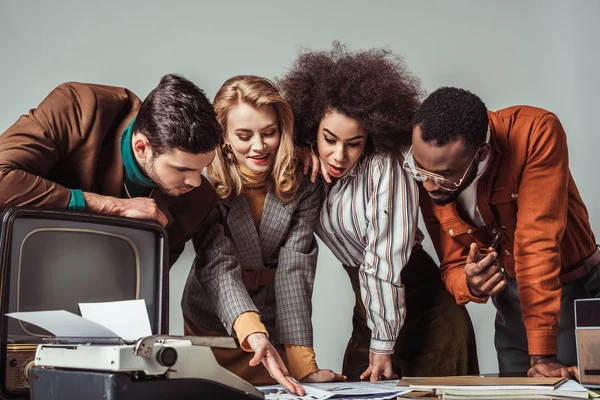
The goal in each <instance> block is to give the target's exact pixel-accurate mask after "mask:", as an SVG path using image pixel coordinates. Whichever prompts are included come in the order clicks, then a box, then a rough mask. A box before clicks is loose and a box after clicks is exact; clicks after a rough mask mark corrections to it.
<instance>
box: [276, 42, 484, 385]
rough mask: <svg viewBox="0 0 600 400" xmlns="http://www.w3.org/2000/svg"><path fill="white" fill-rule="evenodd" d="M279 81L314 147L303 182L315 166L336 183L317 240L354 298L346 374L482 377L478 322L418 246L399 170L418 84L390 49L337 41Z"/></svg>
mask: <svg viewBox="0 0 600 400" xmlns="http://www.w3.org/2000/svg"><path fill="white" fill-rule="evenodd" d="M278 84H279V87H280V90H281V91H282V92H283V94H284V97H285V98H286V100H287V101H288V102H289V103H290V105H291V106H292V110H293V112H294V116H295V121H296V123H295V137H296V143H297V144H300V145H308V146H310V150H307V149H308V148H305V149H304V156H303V157H302V158H303V159H304V161H305V162H304V165H305V168H304V169H305V173H306V171H307V167H308V165H315V167H314V168H313V177H316V175H317V174H316V172H317V171H316V170H317V169H319V168H320V169H321V171H322V175H323V179H326V180H327V181H328V182H330V183H329V184H326V189H325V193H326V194H325V199H324V201H323V206H322V208H321V213H320V216H319V221H318V223H317V234H318V236H319V237H320V238H321V239H322V240H323V242H324V243H325V244H326V245H327V246H328V247H329V249H331V251H332V252H333V253H334V255H335V256H336V257H337V258H338V260H339V261H340V262H341V263H342V264H343V265H344V268H345V270H346V272H347V273H348V275H349V277H350V281H351V283H352V288H353V290H354V293H355V297H356V303H355V307H354V316H353V320H352V323H353V331H352V336H351V338H350V341H349V343H348V346H347V348H346V353H345V356H344V363H343V371H342V373H343V374H344V375H346V376H348V378H349V379H358V378H360V379H370V380H371V381H377V380H379V379H391V378H394V377H395V375H405V376H443V375H465V374H476V373H478V372H479V367H478V363H477V352H476V347H475V336H474V332H473V327H472V325H471V320H470V318H469V315H468V313H467V310H466V309H465V308H464V306H459V305H457V304H456V303H455V301H454V299H453V298H452V296H451V295H450V293H448V292H447V291H446V289H445V287H444V284H443V283H442V281H441V279H440V274H439V269H438V266H437V265H436V263H435V262H434V261H433V260H432V258H431V257H430V256H429V255H428V254H427V253H426V252H425V250H423V248H422V246H421V241H422V240H423V234H422V233H421V232H420V231H419V229H418V227H417V221H418V212H419V210H418V205H419V199H418V190H417V186H416V183H415V182H414V180H413V179H412V178H411V177H410V176H409V175H408V174H407V173H406V172H405V171H404V170H403V168H402V166H401V157H402V153H403V151H405V150H406V149H407V148H408V146H409V145H410V140H411V121H412V118H413V115H414V113H415V111H416V109H417V108H418V106H419V104H420V98H421V96H422V90H421V88H420V84H419V81H418V79H417V78H415V77H414V75H412V74H411V73H410V72H409V71H408V69H407V68H406V67H405V65H404V63H403V62H402V60H401V59H400V58H398V57H396V56H395V55H394V54H393V53H391V52H390V51H388V50H384V49H372V50H368V51H359V52H350V51H348V50H347V49H346V48H345V47H343V46H341V45H340V44H338V43H335V44H334V47H333V49H332V50H331V51H312V52H311V51H309V52H304V53H302V54H301V55H300V56H299V57H298V59H297V60H296V61H295V63H294V64H293V66H292V68H291V70H290V71H289V72H288V73H287V74H286V75H285V76H284V77H283V78H282V79H281V80H280V81H279V82H278ZM311 153H312V154H311ZM311 157H312V161H311ZM319 164H320V166H319Z"/></svg>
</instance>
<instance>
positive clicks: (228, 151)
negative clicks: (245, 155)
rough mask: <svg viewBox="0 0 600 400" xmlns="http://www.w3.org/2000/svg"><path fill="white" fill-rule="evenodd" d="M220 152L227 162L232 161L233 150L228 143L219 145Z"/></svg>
mask: <svg viewBox="0 0 600 400" xmlns="http://www.w3.org/2000/svg"><path fill="white" fill-rule="evenodd" d="M221 152H222V153H223V155H224V156H225V159H226V160H227V161H233V158H234V154H233V149H232V148H231V145H230V144H229V143H223V144H222V145H221Z"/></svg>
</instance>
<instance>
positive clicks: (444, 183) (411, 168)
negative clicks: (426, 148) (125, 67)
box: [402, 146, 479, 192]
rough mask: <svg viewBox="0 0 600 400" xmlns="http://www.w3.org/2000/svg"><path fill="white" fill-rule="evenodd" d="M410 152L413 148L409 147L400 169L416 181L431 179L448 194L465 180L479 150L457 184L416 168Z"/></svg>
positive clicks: (454, 190)
mask: <svg viewBox="0 0 600 400" xmlns="http://www.w3.org/2000/svg"><path fill="white" fill-rule="evenodd" d="M412 150H413V147H412V146H410V149H409V150H408V153H407V154H406V157H405V158H404V162H403V163H402V168H404V169H405V170H406V171H407V172H408V173H410V175H411V176H412V177H413V179H415V180H416V181H419V182H427V179H431V180H433V182H434V183H435V184H436V185H438V186H439V187H440V188H442V189H444V190H447V191H450V192H456V191H457V190H458V188H459V187H460V185H461V183H462V182H463V181H464V180H465V177H466V176H467V172H469V170H470V169H471V165H473V161H475V158H476V157H477V154H478V153H479V149H477V151H476V152H475V154H474V155H473V158H472V159H471V162H470V163H469V165H468V166H467V169H466V170H465V173H464V174H463V176H462V178H460V180H459V181H458V182H453V181H451V180H449V179H446V178H444V177H443V176H441V175H438V174H434V173H433V172H429V171H426V170H424V169H422V168H419V167H417V166H416V164H415V159H414V157H413V151H412Z"/></svg>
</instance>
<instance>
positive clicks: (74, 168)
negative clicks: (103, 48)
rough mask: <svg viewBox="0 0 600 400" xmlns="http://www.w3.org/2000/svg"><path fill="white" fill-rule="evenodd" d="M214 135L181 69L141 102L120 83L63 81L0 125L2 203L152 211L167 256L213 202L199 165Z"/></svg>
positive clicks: (212, 120) (131, 213)
mask: <svg viewBox="0 0 600 400" xmlns="http://www.w3.org/2000/svg"><path fill="white" fill-rule="evenodd" d="M220 137H221V128H220V126H219V124H218V122H217V120H216V117H215V113H214V110H213V108H212V105H211V103H210V102H209V101H208V99H207V98H206V96H205V94H204V92H203V91H202V90H201V89H199V88H198V87H197V86H196V85H194V84H193V83H192V82H190V81H189V80H187V79H185V78H183V77H180V76H177V75H166V76H164V77H163V78H162V79H161V81H160V83H159V85H158V86H157V87H156V88H155V89H154V90H153V91H152V92H151V93H150V94H149V95H148V97H147V98H146V99H145V100H144V102H143V103H142V102H141V101H140V99H139V98H138V97H137V96H136V95H135V94H133V93H132V92H130V91H129V90H127V89H124V88H120V87H112V86H103V85H93V84H83V83H65V84H62V85H60V86H58V87H57V88H56V89H54V90H53V91H52V92H51V93H50V94H49V95H48V97H46V99H44V100H43V101H42V103H41V104H40V105H39V106H38V107H37V108H35V109H32V110H31V111H30V112H29V115H23V116H22V117H21V118H19V120H18V121H17V122H16V123H15V124H14V125H13V126H11V127H10V128H9V129H8V130H7V131H6V132H4V133H3V134H2V135H0V211H3V210H5V209H8V208H10V207H15V206H29V207H46V208H55V209H71V210H86V211H91V212H97V213H106V214H113V215H119V216H124V217H132V218H141V219H149V220H154V221H157V222H158V223H160V224H161V225H163V226H164V227H166V230H167V234H168V239H169V247H170V253H169V265H173V264H174V263H175V261H176V260H177V258H178V257H179V255H180V254H181V252H182V251H183V248H184V245H185V242H186V241H187V240H188V239H190V238H191V237H192V236H193V235H194V233H195V232H196V231H197V230H198V229H199V228H200V226H201V224H202V222H203V221H204V219H205V218H206V216H207V215H208V213H209V211H210V210H211V209H212V208H213V206H214V204H215V201H216V194H215V193H214V190H213V189H212V187H211V185H210V183H208V182H207V180H206V178H204V177H203V176H202V175H201V173H202V170H203V169H204V167H206V165H207V164H208V163H210V162H211V161H212V159H213V157H214V149H215V148H216V146H217V145H218V143H219V140H220Z"/></svg>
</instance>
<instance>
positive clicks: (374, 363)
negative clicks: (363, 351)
mask: <svg viewBox="0 0 600 400" xmlns="http://www.w3.org/2000/svg"><path fill="white" fill-rule="evenodd" d="M369 378H370V380H371V382H377V381H378V380H383V379H398V375H396V374H395V373H394V371H393V370H392V356H391V355H389V354H378V353H373V352H371V353H369V368H367V370H366V371H365V372H363V373H362V374H361V375H360V379H363V380H364V379H369Z"/></svg>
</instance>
